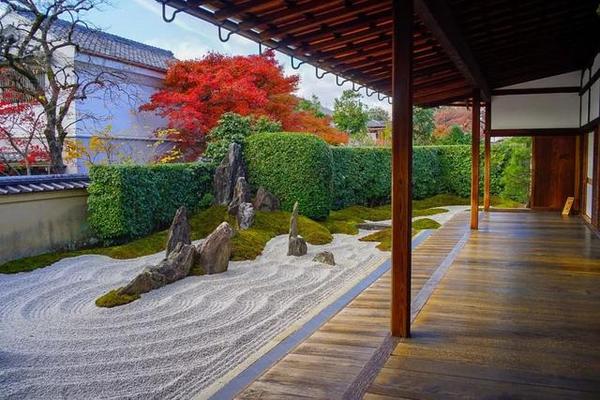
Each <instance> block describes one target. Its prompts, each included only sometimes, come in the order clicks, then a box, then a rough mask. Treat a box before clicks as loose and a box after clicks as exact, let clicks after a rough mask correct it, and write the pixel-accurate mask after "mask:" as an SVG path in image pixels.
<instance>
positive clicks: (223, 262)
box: [96, 143, 335, 306]
mask: <svg viewBox="0 0 600 400" xmlns="http://www.w3.org/2000/svg"><path fill="white" fill-rule="evenodd" d="M213 189H214V194H215V202H216V203H218V204H221V205H227V212H228V214H230V215H232V216H235V218H236V222H237V228H238V229H239V230H245V229H249V228H250V227H252V224H253V223H254V218H255V215H256V210H259V211H266V212H270V211H277V210H279V208H280V203H279V200H278V199H277V197H275V196H274V195H273V194H272V193H270V192H269V191H268V190H266V189H265V188H263V187H259V188H258V190H257V192H256V196H255V197H254V202H252V190H251V187H250V185H249V184H248V182H247V181H246V168H245V165H244V161H243V158H242V153H241V148H240V145H239V144H236V143H232V144H231V145H230V147H229V151H228V154H227V156H226V157H225V158H224V159H223V161H222V162H221V164H220V165H219V167H218V168H217V169H216V172H215V176H214V180H213ZM298 209H299V205H298V202H296V203H294V207H293V210H292V215H291V217H290V229H289V235H288V251H287V255H288V256H294V257H299V256H304V255H306V254H307V252H308V246H307V244H306V240H304V238H303V237H302V236H301V235H300V234H299V232H298V215H299V212H298ZM235 232H236V231H235V229H234V227H232V226H231V225H230V224H229V223H228V222H222V223H221V224H220V225H219V226H218V227H217V228H216V229H215V230H214V231H213V232H212V233H210V234H209V235H208V236H207V237H206V238H205V239H204V240H203V241H202V242H201V243H200V244H198V245H194V244H192V240H191V232H190V225H189V222H188V216H187V209H186V207H185V206H182V207H180V208H179V209H178V210H177V212H176V213H175V216H174V217H173V221H172V223H171V226H170V228H169V233H168V236H167V243H166V250H165V258H164V259H162V260H161V261H160V262H159V263H158V264H157V265H151V266H147V267H145V268H144V270H143V271H142V272H141V273H140V274H139V275H137V276H136V277H135V278H133V279H132V280H131V282H129V283H128V284H127V285H125V286H124V287H122V288H119V289H116V290H114V291H111V292H109V293H108V294H107V295H105V296H108V295H113V296H115V295H116V296H117V297H119V298H121V300H122V301H119V302H117V304H111V305H110V306H113V305H121V304H126V303H128V302H130V301H133V300H135V299H137V298H139V296H140V295H141V294H143V293H147V292H149V291H151V290H154V289H158V288H160V287H163V286H165V285H167V284H170V283H173V282H176V281H178V280H180V279H183V278H185V277H187V276H189V275H211V274H220V273H223V272H225V271H227V268H228V266H229V259H230V257H231V251H232V239H233V237H234V236H235V234H236V233H235ZM313 261H315V262H318V263H321V264H328V265H335V261H334V256H333V254H332V253H331V252H328V251H323V252H320V253H318V254H317V255H316V256H315V257H314V258H313ZM96 304H98V305H100V304H99V303H98V302H97V303H96Z"/></svg>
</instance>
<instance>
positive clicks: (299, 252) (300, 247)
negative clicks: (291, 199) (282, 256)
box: [288, 202, 308, 256]
mask: <svg viewBox="0 0 600 400" xmlns="http://www.w3.org/2000/svg"><path fill="white" fill-rule="evenodd" d="M307 251H308V246H307V245H306V241H305V240H304V239H303V238H302V236H300V235H298V202H296V203H295V204H294V209H293V210H292V217H291V218H290V235H289V242H288V256H303V255H305V254H306V253H307Z"/></svg>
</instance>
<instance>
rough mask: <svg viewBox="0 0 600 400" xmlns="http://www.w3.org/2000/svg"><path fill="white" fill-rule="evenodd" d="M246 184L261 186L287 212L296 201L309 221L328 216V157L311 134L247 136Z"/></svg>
mask: <svg viewBox="0 0 600 400" xmlns="http://www.w3.org/2000/svg"><path fill="white" fill-rule="evenodd" d="M244 157H245V159H246V163H247V166H248V176H249V181H250V183H251V184H252V185H253V186H254V187H255V188H256V187H259V186H264V187H265V188H266V189H267V190H269V191H270V192H271V193H273V194H274V195H275V196H277V197H278V198H279V200H280V201H281V206H282V208H283V209H284V210H288V211H290V210H291V209H292V207H293V205H294V202H296V201H297V202H298V203H299V206H300V213H301V214H303V215H306V216H307V217H309V218H312V219H317V220H320V219H324V218H327V215H329V209H330V206H331V195H332V175H333V174H332V155H331V150H330V149H329V146H328V145H327V144H326V143H325V142H324V141H323V140H321V139H320V138H318V137H316V136H314V135H308V134H302V133H260V134H255V135H252V136H250V137H248V139H247V141H246V147H245V151H244Z"/></svg>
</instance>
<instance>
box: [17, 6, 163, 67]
mask: <svg viewBox="0 0 600 400" xmlns="http://www.w3.org/2000/svg"><path fill="white" fill-rule="evenodd" d="M18 13H19V14H20V15H22V16H24V17H26V18H30V17H31V15H32V14H31V13H29V12H28V11H18ZM70 26H71V24H70V23H69V22H67V21H62V20H58V21H57V22H56V23H55V25H54V28H55V29H56V31H57V35H58V36H60V35H66V34H67V33H68V32H69V29H70ZM73 42H74V43H75V44H77V46H78V47H79V51H80V52H82V53H87V54H92V55H97V56H104V57H107V58H111V59H115V60H118V61H122V62H125V63H131V64H134V65H139V66H143V67H148V68H151V69H155V70H159V71H166V70H167V68H168V66H169V63H170V62H171V61H174V60H175V56H174V55H173V52H171V51H169V50H165V49H161V48H158V47H154V46H150V45H147V44H143V43H140V42H136V41H134V40H130V39H126V38H124V37H120V36H117V35H113V34H110V33H107V32H102V31H99V30H97V29H92V28H87V27H85V26H82V25H77V26H76V27H75V29H74V31H73Z"/></svg>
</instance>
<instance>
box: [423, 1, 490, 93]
mask: <svg viewBox="0 0 600 400" xmlns="http://www.w3.org/2000/svg"><path fill="white" fill-rule="evenodd" d="M415 9H416V12H417V15H419V17H420V18H421V20H422V21H423V23H424V24H425V25H426V26H427V28H429V30H430V31H431V32H432V33H433V36H434V37H435V38H436V39H437V40H438V42H439V43H440V45H441V46H442V48H443V49H444V51H445V52H446V54H447V55H448V57H449V58H450V59H451V60H452V61H453V62H454V64H455V65H456V68H458V69H459V70H460V71H461V73H462V74H463V75H464V77H465V78H466V79H467V80H468V81H469V82H470V83H471V85H472V86H473V87H476V88H479V89H480V93H481V96H480V97H482V98H483V100H485V101H489V100H490V97H491V91H490V87H489V85H488V83H487V80H486V79H485V77H484V75H483V73H482V72H481V68H480V67H479V64H478V63H477V61H476V60H475V57H474V56H473V54H472V52H471V49H470V48H469V46H468V45H467V42H466V41H465V39H464V37H463V35H462V33H461V31H460V29H459V27H458V24H457V23H456V21H455V20H454V17H453V15H452V11H451V10H450V7H449V6H448V4H447V3H446V1H445V0H415Z"/></svg>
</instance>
